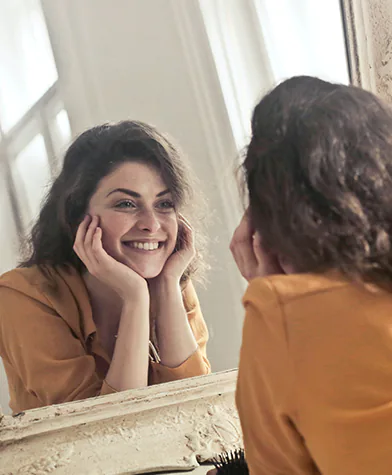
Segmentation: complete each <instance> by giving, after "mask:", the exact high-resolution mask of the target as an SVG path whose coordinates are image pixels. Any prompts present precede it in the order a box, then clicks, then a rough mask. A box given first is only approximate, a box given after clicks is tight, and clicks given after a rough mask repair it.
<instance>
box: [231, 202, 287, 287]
mask: <svg viewBox="0 0 392 475" xmlns="http://www.w3.org/2000/svg"><path fill="white" fill-rule="evenodd" d="M230 250H231V253H232V254H233V257H234V260H235V262H236V264H237V267H238V269H239V271H240V272H241V275H242V277H244V278H245V279H246V280H247V281H248V282H249V281H250V280H251V279H254V278H255V277H266V276H267V275H272V274H284V273H285V272H284V270H283V269H282V267H281V266H280V264H279V260H278V258H277V257H276V256H273V255H271V254H269V253H268V252H266V251H265V249H264V248H263V245H262V241H261V236H260V234H259V233H258V232H255V230H254V229H253V227H252V224H251V221H250V215H249V211H246V212H245V214H244V216H243V217H242V219H241V222H240V224H239V226H238V227H237V229H236V230H235V231H234V234H233V238H232V240H231V243H230Z"/></svg>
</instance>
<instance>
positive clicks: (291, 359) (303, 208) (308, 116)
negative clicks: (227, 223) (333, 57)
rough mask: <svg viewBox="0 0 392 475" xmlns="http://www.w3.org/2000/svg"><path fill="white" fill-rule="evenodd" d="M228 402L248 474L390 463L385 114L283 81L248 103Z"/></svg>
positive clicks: (391, 273) (378, 105) (319, 86)
mask: <svg viewBox="0 0 392 475" xmlns="http://www.w3.org/2000/svg"><path fill="white" fill-rule="evenodd" d="M242 168H243V171H244V175H245V182H246V186H247V189H248V192H249V209H248V211H247V213H246V214H245V216H244V218H243V220H242V222H241V223H240V226H239V227H238V228H237V230H236V232H235V234H234V236H233V240H232V244H231V249H232V252H233V255H234V258H235V260H236V263H237V265H238V267H239V269H240V271H241V273H242V275H243V276H244V277H245V278H246V279H247V280H248V281H249V286H248V289H247V291H246V294H245V296H244V299H243V302H244V306H245V309H246V318H245V324H244V331H243V343H242V349H241V357H240V367H239V377H238V387H237V396H236V397H237V406H238V410H239V415H240V419H241V424H242V428H243V433H244V444H245V454H246V459H247V462H248V465H249V469H250V473H251V474H257V475H264V474H265V475H274V474H275V475H278V474H279V475H283V474H285V475H286V474H287V475H305V474H306V475H309V474H319V473H322V474H323V475H365V474H366V475H370V474H377V475H389V474H390V473H391V471H392V449H391V440H392V332H391V328H392V293H391V290H392V242H391V240H392V205H391V203H392V112H391V109H390V108H389V107H388V106H387V105H385V104H383V103H382V102H381V101H380V100H379V99H377V98H376V97H375V96H374V95H372V94H371V93H369V92H366V91H363V90H361V89H358V88H355V87H348V86H343V85H339V84H331V83H328V82H324V81H321V80H319V79H316V78H311V77H296V78H292V79H289V80H287V81H285V82H283V83H282V84H280V85H279V86H278V87H276V88H275V89H274V90H273V91H272V92H270V93H269V94H268V95H267V96H266V97H264V98H263V99H262V100H261V101H260V103H259V104H258V105H257V106H256V108H255V110H254V114H253V118H252V138H251V142H250V145H249V148H248V150H247V153H246V157H245V160H244V162H243V165H242Z"/></svg>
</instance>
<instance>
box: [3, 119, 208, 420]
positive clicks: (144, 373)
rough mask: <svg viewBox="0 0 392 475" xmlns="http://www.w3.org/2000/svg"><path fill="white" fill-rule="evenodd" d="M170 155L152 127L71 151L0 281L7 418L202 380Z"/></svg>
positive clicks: (123, 126) (96, 135) (178, 189)
mask: <svg viewBox="0 0 392 475" xmlns="http://www.w3.org/2000/svg"><path fill="white" fill-rule="evenodd" d="M191 202H192V203H193V202H194V195H193V187H192V184H191V182H190V179H189V173H188V170H187V168H186V165H185V163H184V161H183V160H182V158H181V156H180V154H179V152H178V150H177V149H176V148H175V147H174V146H173V145H172V144H171V143H170V142H169V141H168V140H167V139H166V138H165V137H164V136H163V135H161V134H160V133H158V132H157V131H156V130H155V129H154V128H153V127H150V126H148V125H146V124H142V123H140V122H131V121H124V122H120V123H117V124H112V125H111V124H105V125H102V126H98V127H94V128H92V129H90V130H88V131H86V132H84V133H83V134H82V135H81V136H80V137H78V138H77V139H76V140H75V142H74V143H73V144H72V145H71V146H70V148H69V149H68V151H67V153H66V155H65V159H64V165H63V169H62V171H61V173H60V175H59V176H58V178H57V179H56V181H55V182H54V184H53V186H52V188H51V189H50V191H49V193H48V196H47V199H46V201H45V203H44V206H43V208H42V210H41V213H40V216H39V218H38V220H37V223H36V224H35V226H34V228H33V230H32V234H31V239H30V244H31V246H30V249H29V256H28V258H27V259H26V260H25V261H24V262H23V263H22V264H21V266H20V268H18V269H14V270H13V271H11V272H8V273H6V274H4V275H3V276H2V277H1V278H0V299H1V301H2V307H1V310H0V356H1V357H2V358H3V361H4V366H5V369H6V373H7V377H8V383H9V389H10V396H11V403H10V406H11V408H12V410H13V411H14V412H19V411H22V410H25V409H31V408H35V407H39V406H44V405H49V404H55V403H61V402H67V401H73V400H78V399H84V398H87V397H92V396H96V395H102V394H108V393H111V392H116V391H122V390H126V389H131V388H137V387H143V386H147V385H149V384H156V383H161V382H166V381H171V380H176V379H181V378H186V377H191V376H198V375H202V374H206V373H208V372H209V371H210V364H209V362H208V359H207V356H206V343H207V340H208V332H207V327H206V324H205V322H204V319H203V317H202V314H201V311H200V306H199V303H198V299H197V296H196V293H195V290H194V288H193V285H192V281H191V277H194V276H195V273H196V271H198V270H199V271H200V270H201V268H202V260H201V256H200V246H199V244H198V240H197V239H195V237H197V236H198V237H200V233H195V230H194V228H193V227H192V226H191V225H190V223H189V222H188V220H187V219H186V218H185V217H184V215H185V214H186V215H187V216H188V217H189V213H190V210H189V207H190V203H191Z"/></svg>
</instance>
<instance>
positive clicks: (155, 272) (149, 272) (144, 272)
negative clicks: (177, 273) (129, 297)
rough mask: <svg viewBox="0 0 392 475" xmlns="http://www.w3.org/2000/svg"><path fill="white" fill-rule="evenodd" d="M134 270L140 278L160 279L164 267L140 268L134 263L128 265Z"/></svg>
mask: <svg viewBox="0 0 392 475" xmlns="http://www.w3.org/2000/svg"><path fill="white" fill-rule="evenodd" d="M127 265H128V267H130V268H131V269H132V270H134V271H135V272H136V273H137V274H139V275H140V277H143V279H155V277H158V276H159V275H160V273H161V272H162V269H163V266H160V267H143V268H141V267H139V266H137V265H133V264H132V263H128V264H127Z"/></svg>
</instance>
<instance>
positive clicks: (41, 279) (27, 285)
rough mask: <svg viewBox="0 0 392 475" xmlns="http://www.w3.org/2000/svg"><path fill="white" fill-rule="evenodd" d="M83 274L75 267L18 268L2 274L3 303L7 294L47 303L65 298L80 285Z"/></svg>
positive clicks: (0, 290) (1, 291)
mask: <svg viewBox="0 0 392 475" xmlns="http://www.w3.org/2000/svg"><path fill="white" fill-rule="evenodd" d="M80 285H81V276H80V275H79V274H78V273H77V271H76V270H75V269H73V268H64V269H59V268H54V267H50V266H46V267H43V268H40V267H38V266H32V267H26V268H17V269H13V270H11V271H9V272H6V273H5V274H3V275H2V276H0V295H1V296H2V303H3V302H4V298H5V297H6V296H7V295H19V297H27V298H29V299H32V300H35V301H38V302H41V303H43V304H45V305H48V304H50V303H55V302H56V301H57V300H62V299H64V296H65V295H67V294H69V293H71V292H72V288H73V287H80Z"/></svg>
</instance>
